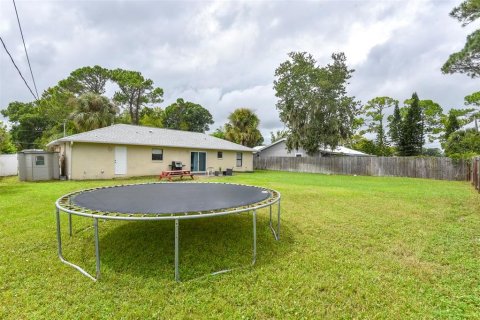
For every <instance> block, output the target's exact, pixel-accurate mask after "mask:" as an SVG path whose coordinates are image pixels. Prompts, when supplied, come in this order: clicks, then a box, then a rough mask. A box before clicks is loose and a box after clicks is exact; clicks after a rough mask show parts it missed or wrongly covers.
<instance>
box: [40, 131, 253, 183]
mask: <svg viewBox="0 0 480 320" xmlns="http://www.w3.org/2000/svg"><path fill="white" fill-rule="evenodd" d="M47 147H48V148H49V149H50V150H52V151H57V152H59V153H60V157H61V159H62V160H61V162H62V165H61V166H62V168H63V172H62V175H63V176H67V177H68V179H74V180H81V179H111V178H116V177H133V176H148V175H158V174H160V173H161V172H162V171H165V170H170V169H171V167H170V165H171V163H172V161H181V162H182V163H183V164H184V165H185V168H184V169H185V170H189V169H190V170H191V171H193V172H196V173H204V172H206V171H207V170H212V171H213V170H218V169H219V168H222V170H225V169H227V168H233V170H234V171H243V172H248V171H253V149H250V148H247V147H244V146H242V145H239V144H236V143H233V142H230V141H226V140H223V139H219V138H215V137H212V136H210V135H208V134H204V133H198V132H189V131H180V130H171V129H160V128H152V127H142V126H134V125H127V124H116V125H112V126H109V127H105V128H101V129H96V130H92V131H88V132H84V133H79V134H75V135H71V136H68V137H64V138H61V139H58V140H55V141H52V142H50V143H49V144H48V145H47Z"/></svg>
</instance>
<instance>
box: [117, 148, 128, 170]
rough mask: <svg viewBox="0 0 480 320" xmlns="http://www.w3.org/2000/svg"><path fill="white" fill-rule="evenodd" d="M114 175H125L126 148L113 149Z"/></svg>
mask: <svg viewBox="0 0 480 320" xmlns="http://www.w3.org/2000/svg"><path fill="white" fill-rule="evenodd" d="M115 174H127V147H115Z"/></svg>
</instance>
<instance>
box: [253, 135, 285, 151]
mask: <svg viewBox="0 0 480 320" xmlns="http://www.w3.org/2000/svg"><path fill="white" fill-rule="evenodd" d="M283 141H287V138H282V139H278V140H277V141H275V142H274V143H271V144H269V145H268V146H260V148H258V149H257V152H259V151H262V150H265V149H268V148H270V147H273V146H274V145H277V144H279V143H280V142H283Z"/></svg>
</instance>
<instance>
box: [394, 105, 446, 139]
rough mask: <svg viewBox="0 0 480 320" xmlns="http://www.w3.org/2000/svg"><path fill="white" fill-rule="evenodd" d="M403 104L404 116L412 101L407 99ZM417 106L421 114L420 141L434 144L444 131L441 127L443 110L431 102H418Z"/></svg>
mask: <svg viewBox="0 0 480 320" xmlns="http://www.w3.org/2000/svg"><path fill="white" fill-rule="evenodd" d="M404 103H405V107H404V108H402V109H405V114H406V110H408V107H409V106H410V104H411V103H412V99H407V100H405V102H404ZM418 105H419V107H420V112H421V121H420V123H421V125H420V126H421V135H422V137H421V139H422V141H423V143H425V142H426V141H427V140H428V141H429V142H434V141H435V140H438V139H439V138H440V135H441V133H442V131H443V129H444V126H443V125H442V116H443V109H442V107H441V106H440V105H439V104H438V103H436V102H434V101H432V100H419V101H418ZM400 112H401V111H400Z"/></svg>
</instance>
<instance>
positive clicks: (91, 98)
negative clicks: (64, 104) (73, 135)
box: [71, 93, 117, 132]
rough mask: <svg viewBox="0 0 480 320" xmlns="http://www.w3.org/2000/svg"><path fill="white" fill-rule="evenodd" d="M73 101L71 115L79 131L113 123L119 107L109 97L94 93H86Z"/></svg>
mask: <svg viewBox="0 0 480 320" xmlns="http://www.w3.org/2000/svg"><path fill="white" fill-rule="evenodd" d="M71 103H72V104H73V106H74V111H73V113H72V115H71V116H72V119H73V122H74V124H75V127H76V128H77V130H78V131H79V132H84V131H89V130H94V129H98V128H103V127H106V126H108V125H111V124H112V123H113V119H114V118H115V114H116V113H117V108H116V107H115V106H114V105H113V104H112V103H111V102H110V100H109V99H108V98H107V97H104V96H101V95H98V94H94V93H85V94H83V95H81V96H80V97H79V98H77V99H73V100H72V101H71Z"/></svg>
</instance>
